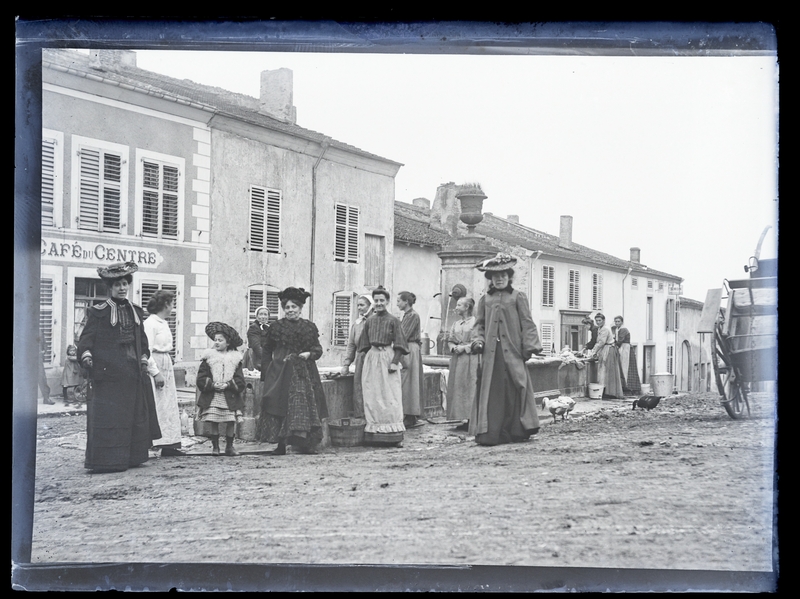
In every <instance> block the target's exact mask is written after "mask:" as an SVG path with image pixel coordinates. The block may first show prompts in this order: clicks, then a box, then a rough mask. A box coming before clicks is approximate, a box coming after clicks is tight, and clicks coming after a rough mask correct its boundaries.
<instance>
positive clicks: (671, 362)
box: [667, 345, 675, 374]
mask: <svg viewBox="0 0 800 599" xmlns="http://www.w3.org/2000/svg"><path fill="white" fill-rule="evenodd" d="M667 372H669V373H670V374H675V346H674V345H667Z"/></svg>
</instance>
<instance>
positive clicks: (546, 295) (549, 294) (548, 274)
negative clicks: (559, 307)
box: [542, 266, 556, 308]
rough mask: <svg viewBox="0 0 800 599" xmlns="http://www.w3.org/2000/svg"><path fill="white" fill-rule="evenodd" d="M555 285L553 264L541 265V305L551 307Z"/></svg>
mask: <svg viewBox="0 0 800 599" xmlns="http://www.w3.org/2000/svg"><path fill="white" fill-rule="evenodd" d="M555 286H556V269H555V267H554V266H542V306H545V307H549V308H552V307H553V301H554V295H555Z"/></svg>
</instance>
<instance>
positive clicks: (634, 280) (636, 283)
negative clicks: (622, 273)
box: [631, 277, 639, 289]
mask: <svg viewBox="0 0 800 599" xmlns="http://www.w3.org/2000/svg"><path fill="white" fill-rule="evenodd" d="M631 288H632V289H638V288H639V278H638V277H631Z"/></svg>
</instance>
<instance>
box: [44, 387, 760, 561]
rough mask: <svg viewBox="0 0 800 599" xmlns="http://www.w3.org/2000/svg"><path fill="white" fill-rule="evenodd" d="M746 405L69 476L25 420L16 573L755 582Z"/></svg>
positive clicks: (750, 426)
mask: <svg viewBox="0 0 800 599" xmlns="http://www.w3.org/2000/svg"><path fill="white" fill-rule="evenodd" d="M583 401H591V400H583ZM752 403H753V406H754V414H753V417H752V418H751V419H748V420H742V421H733V420H731V419H730V418H729V417H728V416H727V415H726V413H725V412H724V410H723V409H722V407H721V406H720V405H719V403H718V397H717V396H716V394H700V395H687V396H683V397H680V398H665V399H664V400H662V402H661V404H660V405H659V406H658V407H657V408H656V409H655V410H653V411H651V412H645V411H642V410H631V405H630V403H629V402H621V401H620V402H603V405H602V407H601V409H599V410H598V411H595V412H592V413H588V414H586V415H583V416H581V417H577V418H573V419H572V420H571V421H565V422H561V421H559V422H557V423H553V422H552V419H549V421H547V420H546V421H545V423H544V424H543V426H542V429H541V432H540V433H539V434H538V435H536V436H535V438H534V439H532V440H531V441H529V442H526V443H520V444H513V445H502V446H497V447H481V446H478V445H476V444H475V442H474V440H473V438H471V437H467V436H466V434H465V433H460V432H458V431H455V430H454V429H453V425H452V424H451V425H446V424H427V425H426V426H423V427H421V428H418V429H413V430H410V431H407V432H406V435H405V441H404V443H403V446H402V447H399V448H369V447H354V448H331V449H327V450H325V451H324V452H323V453H321V454H319V455H311V456H309V455H301V454H294V453H289V454H288V455H285V456H280V457H278V456H270V455H241V456H239V457H224V456H222V457H211V456H210V455H207V456H203V455H196V456H190V457H179V458H174V457H172V458H152V459H151V460H150V461H149V462H147V463H146V464H144V465H143V466H141V467H138V468H134V469H131V470H129V471H127V472H123V473H111V474H89V473H88V472H87V471H86V470H84V468H83V449H84V447H85V417H84V416H83V415H73V416H68V415H64V416H55V417H49V418H40V419H39V422H38V433H37V435H38V441H37V466H36V468H37V473H36V495H35V508H34V509H35V511H34V534H33V555H32V562H33V563H34V564H36V563H42V562H245V563H273V564H276V563H314V564H497V565H501V564H509V565H526V566H528V565H530V566H577V567H603V568H654V569H671V568H680V569H698V570H699V569H706V570H739V571H762V572H764V571H767V572H768V571H771V570H772V567H773V535H772V526H773V473H774V463H773V461H774V460H773V458H774V455H773V454H774V451H773V450H774V432H775V418H774V402H773V399H772V398H771V396H770V395H768V394H760V395H758V396H757V397H756V398H755V401H753V402H752ZM605 404H608V405H605ZM186 441H187V443H186V445H187V446H189V445H190V444H191V443H192V442H195V441H196V442H198V443H197V444H195V445H193V446H192V447H191V450H192V451H195V452H207V451H208V449H209V448H208V443H207V442H205V443H200V442H201V441H202V439H201V438H191V439H189V438H187V439H186ZM272 447H273V446H271V445H259V444H256V443H237V448H238V449H239V450H241V451H245V452H246V451H253V450H259V449H260V450H269V449H271V448H272Z"/></svg>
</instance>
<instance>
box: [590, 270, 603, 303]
mask: <svg viewBox="0 0 800 599" xmlns="http://www.w3.org/2000/svg"><path fill="white" fill-rule="evenodd" d="M602 308H603V275H600V274H596V273H595V274H592V310H601V309H602Z"/></svg>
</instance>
